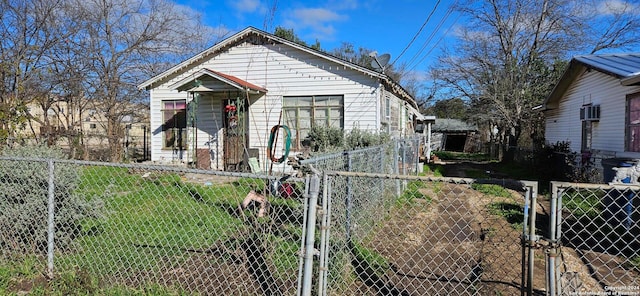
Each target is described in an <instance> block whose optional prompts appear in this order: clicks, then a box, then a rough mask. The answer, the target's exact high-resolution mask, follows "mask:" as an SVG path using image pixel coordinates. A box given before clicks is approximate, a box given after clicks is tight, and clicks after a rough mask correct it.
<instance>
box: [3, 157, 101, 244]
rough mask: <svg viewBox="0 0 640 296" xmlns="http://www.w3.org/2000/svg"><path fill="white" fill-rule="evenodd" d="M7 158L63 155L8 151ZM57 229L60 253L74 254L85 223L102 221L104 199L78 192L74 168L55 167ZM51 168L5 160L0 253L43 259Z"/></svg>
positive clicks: (55, 221) (76, 173) (56, 242)
mask: <svg viewBox="0 0 640 296" xmlns="http://www.w3.org/2000/svg"><path fill="white" fill-rule="evenodd" d="M2 155H3V156H13V157H32V158H47V159H61V158H64V154H63V153H62V151H61V150H59V149H55V148H49V147H45V146H36V147H17V148H15V149H6V150H4V151H3V153H2ZM54 176H55V177H54V179H53V181H54V185H55V191H54V200H55V209H54V215H55V216H54V217H55V220H54V223H55V224H54V225H55V246H56V251H65V250H68V249H69V248H71V245H72V242H73V239H74V238H75V237H76V236H77V235H78V234H79V233H80V227H81V226H80V222H81V221H82V220H83V219H86V218H89V217H98V216H99V213H100V209H101V208H102V207H101V199H99V198H97V199H94V200H91V201H89V200H87V199H86V198H85V197H84V196H82V195H80V194H79V193H78V192H75V191H74V189H75V188H76V186H77V185H78V183H79V178H78V172H77V170H76V169H75V168H74V166H73V165H71V164H67V163H60V162H56V163H54ZM48 184H49V168H48V164H47V162H46V161H27V160H0V249H2V250H4V251H8V252H19V253H29V254H42V253H45V252H46V250H47V229H48V227H47V221H48V214H47V213H48V212H47V208H48V206H47V205H48V192H49V191H48V190H49V189H48V188H49V186H48Z"/></svg>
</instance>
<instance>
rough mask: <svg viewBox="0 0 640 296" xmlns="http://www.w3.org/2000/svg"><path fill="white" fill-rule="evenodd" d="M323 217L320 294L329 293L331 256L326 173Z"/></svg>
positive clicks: (321, 224)
mask: <svg viewBox="0 0 640 296" xmlns="http://www.w3.org/2000/svg"><path fill="white" fill-rule="evenodd" d="M322 184H323V186H322V213H321V216H322V219H321V221H320V233H321V235H320V264H319V267H318V269H319V270H320V276H319V277H318V295H319V296H323V295H327V276H328V272H329V269H328V266H327V264H328V263H327V260H328V258H329V245H330V244H329V238H330V231H329V230H330V227H331V184H330V183H329V177H328V176H327V174H326V173H323V174H322Z"/></svg>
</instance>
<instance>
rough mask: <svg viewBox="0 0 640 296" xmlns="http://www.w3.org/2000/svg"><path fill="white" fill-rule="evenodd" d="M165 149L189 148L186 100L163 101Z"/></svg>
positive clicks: (163, 146) (163, 142) (163, 144)
mask: <svg viewBox="0 0 640 296" xmlns="http://www.w3.org/2000/svg"><path fill="white" fill-rule="evenodd" d="M162 122H163V124H162V133H163V141H162V148H163V149H186V148H187V145H186V144H187V103H186V101H185V100H172V101H162Z"/></svg>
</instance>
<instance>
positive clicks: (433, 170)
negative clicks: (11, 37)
mask: <svg viewBox="0 0 640 296" xmlns="http://www.w3.org/2000/svg"><path fill="white" fill-rule="evenodd" d="M443 171H444V168H443V167H442V165H439V164H433V163H431V164H425V165H424V170H423V173H422V175H424V176H426V175H433V176H434V177H442V176H443V175H442V172H443Z"/></svg>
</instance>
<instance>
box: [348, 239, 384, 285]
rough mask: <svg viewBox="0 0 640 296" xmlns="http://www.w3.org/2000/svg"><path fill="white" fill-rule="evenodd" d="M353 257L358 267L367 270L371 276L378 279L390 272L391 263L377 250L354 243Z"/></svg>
mask: <svg viewBox="0 0 640 296" xmlns="http://www.w3.org/2000/svg"><path fill="white" fill-rule="evenodd" d="M352 252H353V257H354V258H355V260H356V262H357V264H356V266H357V267H360V268H362V269H364V270H365V272H366V273H367V274H369V275H375V276H377V277H381V276H383V275H384V274H385V273H386V272H387V270H389V262H388V261H387V259H386V258H384V257H383V256H382V255H380V254H379V253H378V252H376V251H375V250H371V249H369V248H366V247H364V246H363V245H361V244H358V243H353V248H352Z"/></svg>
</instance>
